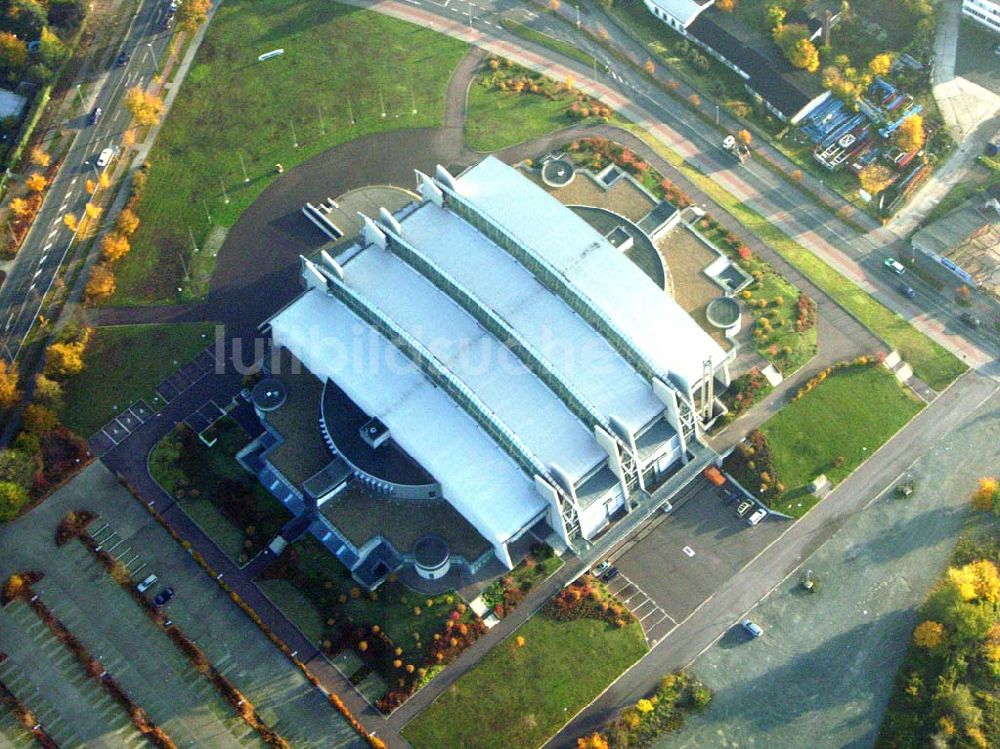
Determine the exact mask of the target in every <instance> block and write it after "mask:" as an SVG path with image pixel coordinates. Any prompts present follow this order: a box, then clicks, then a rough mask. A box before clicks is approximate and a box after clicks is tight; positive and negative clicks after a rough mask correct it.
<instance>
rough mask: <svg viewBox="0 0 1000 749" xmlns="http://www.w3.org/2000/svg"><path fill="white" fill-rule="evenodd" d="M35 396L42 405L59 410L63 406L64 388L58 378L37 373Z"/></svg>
mask: <svg viewBox="0 0 1000 749" xmlns="http://www.w3.org/2000/svg"><path fill="white" fill-rule="evenodd" d="M32 395H33V397H34V398H35V399H36V400H37V401H39V402H40V403H41V404H42V405H45V406H48V407H49V408H51V409H53V410H55V411H59V410H60V409H61V408H62V406H63V388H62V385H60V384H59V382H58V381H57V380H53V379H52V378H51V377H46V376H45V375H43V374H38V375H35V389H34V391H33V393H32Z"/></svg>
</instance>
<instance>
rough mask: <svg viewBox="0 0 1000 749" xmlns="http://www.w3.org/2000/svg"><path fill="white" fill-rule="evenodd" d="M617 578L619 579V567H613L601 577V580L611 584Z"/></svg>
mask: <svg viewBox="0 0 1000 749" xmlns="http://www.w3.org/2000/svg"><path fill="white" fill-rule="evenodd" d="M616 577H618V568H617V567H612V568H611V569H609V570H608V571H607V572H605V573H604V574H603V575H601V580H603V581H604V582H606V583H610V582H611V581H612V580H614V579H615V578H616Z"/></svg>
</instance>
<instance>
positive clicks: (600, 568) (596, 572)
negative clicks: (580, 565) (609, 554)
mask: <svg viewBox="0 0 1000 749" xmlns="http://www.w3.org/2000/svg"><path fill="white" fill-rule="evenodd" d="M609 569H611V560H610V559H605V560H604V561H603V562H601V563H600V564H599V565H597V566H596V567H594V569H592V570H591V571H590V573H591V574H592V575H593V576H594V577H600V576H601V575H603V574H604V573H605V572H607V571H608V570H609Z"/></svg>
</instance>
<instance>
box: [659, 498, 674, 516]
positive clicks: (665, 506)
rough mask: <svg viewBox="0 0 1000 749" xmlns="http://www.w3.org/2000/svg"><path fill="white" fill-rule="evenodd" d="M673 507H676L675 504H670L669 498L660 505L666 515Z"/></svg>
mask: <svg viewBox="0 0 1000 749" xmlns="http://www.w3.org/2000/svg"><path fill="white" fill-rule="evenodd" d="M672 509H674V506H673V505H672V504H670V500H667V501H666V502H664V503H663V504H662V505H660V512H662V513H663V514H664V515H666V514H667V513H668V512H670V511H671V510H672Z"/></svg>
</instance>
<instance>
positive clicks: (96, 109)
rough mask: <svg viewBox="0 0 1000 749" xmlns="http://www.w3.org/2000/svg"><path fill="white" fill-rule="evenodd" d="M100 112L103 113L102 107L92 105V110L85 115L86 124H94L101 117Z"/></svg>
mask: <svg viewBox="0 0 1000 749" xmlns="http://www.w3.org/2000/svg"><path fill="white" fill-rule="evenodd" d="M102 114H104V110H103V109H101V108H100V107H94V109H93V111H91V113H90V115H88V117H87V124H88V125H96V124H97V121H98V120H99V119H101V115H102Z"/></svg>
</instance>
